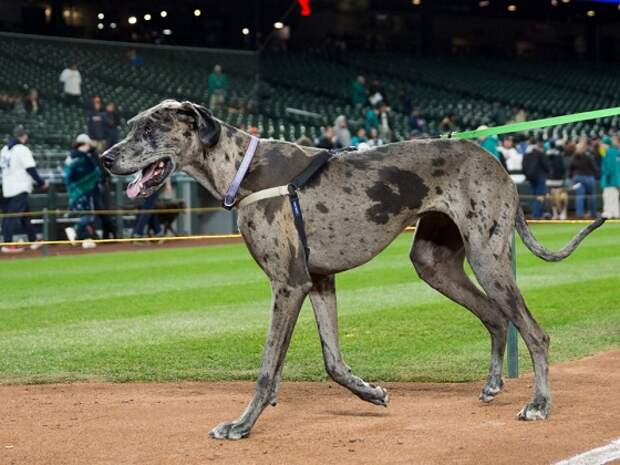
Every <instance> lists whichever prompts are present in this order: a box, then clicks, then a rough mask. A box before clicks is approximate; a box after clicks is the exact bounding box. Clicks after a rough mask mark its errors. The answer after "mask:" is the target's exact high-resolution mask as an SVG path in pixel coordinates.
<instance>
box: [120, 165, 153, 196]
mask: <svg viewBox="0 0 620 465" xmlns="http://www.w3.org/2000/svg"><path fill="white" fill-rule="evenodd" d="M155 169H156V164H155V163H153V164H152V165H150V166H148V167H147V168H145V169H144V170H141V171H139V172H138V174H136V177H135V178H133V180H132V181H131V182H130V183H129V185H128V186H127V191H126V192H127V197H129V198H130V199H135V198H136V197H137V196H138V195H140V192H141V191H142V187H143V186H144V183H145V182H146V181H148V180H149V179H151V178H152V177H153V176H154V175H155Z"/></svg>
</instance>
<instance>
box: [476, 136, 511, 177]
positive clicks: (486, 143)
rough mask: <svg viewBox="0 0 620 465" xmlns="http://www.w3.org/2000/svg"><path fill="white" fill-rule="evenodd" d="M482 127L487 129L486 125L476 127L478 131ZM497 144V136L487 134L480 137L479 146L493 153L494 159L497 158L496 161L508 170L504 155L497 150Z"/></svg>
mask: <svg viewBox="0 0 620 465" xmlns="http://www.w3.org/2000/svg"><path fill="white" fill-rule="evenodd" d="M483 129H488V126H484V125H483V126H480V127H478V130H479V131H480V130H483ZM498 145H499V139H498V138H497V136H487V137H481V138H480V147H482V148H483V149H484V150H486V151H487V152H489V153H490V154H491V155H493V156H494V157H495V159H497V161H499V162H500V163H501V165H502V166H503V167H504V169H505V170H506V171H508V167H507V166H506V159H505V158H504V155H503V154H502V153H501V152H500V151H499V150H497V146H498Z"/></svg>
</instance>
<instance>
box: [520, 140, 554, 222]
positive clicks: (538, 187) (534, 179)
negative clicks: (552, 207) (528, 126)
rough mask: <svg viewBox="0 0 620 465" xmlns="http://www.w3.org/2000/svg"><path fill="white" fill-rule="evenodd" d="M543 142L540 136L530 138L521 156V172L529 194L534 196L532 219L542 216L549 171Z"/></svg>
mask: <svg viewBox="0 0 620 465" xmlns="http://www.w3.org/2000/svg"><path fill="white" fill-rule="evenodd" d="M544 144H545V142H544V140H543V139H541V138H538V139H534V140H532V141H531V145H530V146H529V147H528V150H527V151H526V153H525V156H524V157H523V174H525V178H526V179H527V180H528V181H529V183H530V188H531V191H532V192H531V194H532V196H533V197H534V199H533V200H532V218H534V219H540V218H542V216H543V205H544V201H545V195H546V193H547V176H548V175H549V172H550V169H549V163H548V161H547V158H546V156H545V145H544Z"/></svg>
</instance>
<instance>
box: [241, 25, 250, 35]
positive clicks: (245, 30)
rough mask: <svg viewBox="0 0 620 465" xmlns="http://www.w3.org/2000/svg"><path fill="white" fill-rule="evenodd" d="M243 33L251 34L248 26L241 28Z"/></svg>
mask: <svg viewBox="0 0 620 465" xmlns="http://www.w3.org/2000/svg"><path fill="white" fill-rule="evenodd" d="M241 34H243V35H244V36H247V35H249V34H250V30H249V29H248V28H247V27H244V28H243V29H241Z"/></svg>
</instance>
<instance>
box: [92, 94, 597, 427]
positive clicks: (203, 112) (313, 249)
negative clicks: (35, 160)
mask: <svg viewBox="0 0 620 465" xmlns="http://www.w3.org/2000/svg"><path fill="white" fill-rule="evenodd" d="M128 125H129V132H128V134H127V137H125V139H123V140H122V141H121V142H119V143H118V144H116V145H114V146H113V147H111V148H110V149H109V150H108V151H106V152H105V153H104V154H103V155H102V161H103V163H104V165H105V167H106V168H107V169H108V170H110V172H112V173H113V174H116V175H129V174H134V173H141V175H142V177H141V179H140V180H139V181H136V182H133V183H132V184H131V185H130V187H129V188H128V190H129V191H131V192H130V194H131V195H133V196H135V195H141V196H148V195H151V194H152V193H153V192H155V191H156V190H157V189H159V188H160V186H161V185H162V183H164V181H165V180H166V179H167V177H168V176H170V174H171V173H173V172H174V171H175V170H180V171H184V172H185V173H187V174H189V175H190V176H192V177H194V178H195V179H196V180H197V181H198V182H199V183H200V184H201V185H202V186H204V187H205V188H206V189H207V190H208V191H209V192H210V193H211V194H212V195H213V196H215V197H216V198H219V199H221V198H222V197H223V195H224V193H225V192H226V190H227V188H228V186H229V184H230V182H231V180H232V179H233V177H234V176H235V174H236V172H237V169H238V168H239V165H240V163H241V160H242V158H243V156H244V152H245V150H246V147H248V144H249V142H250V137H251V136H250V135H249V134H247V133H245V132H243V131H241V130H238V129H236V128H234V127H232V126H230V125H228V124H226V123H224V122H222V121H219V120H218V119H216V118H215V117H213V116H212V114H211V113H210V112H209V111H208V110H207V109H205V108H203V107H201V106H199V105H195V104H193V103H190V102H182V103H181V102H176V101H173V100H166V101H164V102H162V103H160V104H159V105H156V106H154V107H152V108H150V109H148V110H146V111H144V112H142V113H140V114H139V115H137V116H136V117H134V118H133V119H131V120H130V121H129V122H128ZM318 151H319V150H318V149H314V148H308V147H300V146H298V145H295V144H292V143H289V142H282V141H276V140H264V139H263V140H261V141H260V144H259V146H258V149H257V151H256V154H255V156H254V159H253V161H252V164H251V165H250V168H249V171H248V174H247V176H246V177H245V180H244V181H243V183H242V184H241V187H240V190H239V194H238V196H239V198H243V197H245V196H247V195H249V194H251V193H254V192H257V191H259V190H262V189H266V188H270V187H274V186H280V185H286V184H287V183H289V182H290V181H291V179H293V178H294V177H295V176H296V175H297V174H298V173H300V172H301V171H302V170H303V169H304V168H305V167H306V166H308V165H309V163H310V161H311V160H312V157H313V156H314V155H316V154H317V153H318ZM299 200H300V203H301V208H302V210H303V216H304V221H305V230H306V234H307V241H308V247H309V258H308V259H307V260H306V256H305V252H304V248H303V247H302V244H301V242H300V237H299V235H298V232H297V230H296V228H295V225H294V217H293V214H292V209H291V205H290V203H289V199H288V198H287V197H284V196H281V197H274V198H270V199H264V200H261V201H258V202H255V203H251V204H249V205H245V206H243V207H242V208H239V212H238V213H239V229H240V231H241V234H242V235H243V238H244V239H245V242H246V244H247V247H248V249H249V251H250V253H251V254H252V256H253V257H254V259H255V260H256V262H257V263H258V264H259V266H260V267H261V268H262V269H263V271H264V272H265V274H266V275H267V276H268V277H269V279H270V281H271V287H272V293H273V294H272V295H273V301H272V314H271V325H270V329H269V334H268V336H267V340H266V343H265V348H264V354H263V361H262V366H261V369H260V373H259V376H258V381H257V383H256V392H255V394H254V396H253V398H252V400H251V402H250V403H249V405H248V407H247V408H246V410H245V411H244V412H243V414H242V415H241V416H240V417H239V418H238V419H237V420H235V421H231V422H226V423H221V424H220V425H218V426H216V427H215V428H214V429H213V430H212V431H211V432H210V435H211V436H212V437H214V438H228V439H239V438H243V437H246V436H248V434H249V433H250V429H251V428H252V426H253V425H254V423H255V422H256V420H257V419H258V417H259V415H260V414H261V412H262V411H263V409H264V408H265V407H266V406H267V405H269V404H272V405H275V402H276V395H277V390H278V384H279V380H280V375H281V373H282V367H283V365H284V359H285V355H286V352H287V349H288V346H289V342H290V340H291V335H292V333H293V328H294V326H295V322H296V321H297V317H298V315H299V311H300V308H301V306H302V302H303V301H304V299H305V298H306V296H307V295H308V294H309V295H310V300H311V302H312V306H313V308H314V314H315V317H316V322H317V325H318V330H319V334H320V339H321V344H322V347H323V357H324V361H325V368H326V370H327V372H328V373H329V375H330V376H331V377H332V378H333V379H334V381H335V382H337V383H338V384H341V385H342V386H344V387H346V388H347V389H349V390H350V391H351V392H353V393H354V394H355V395H357V396H359V397H360V398H362V399H363V400H366V401H368V402H371V403H373V404H377V405H387V403H388V395H387V392H386V391H385V390H384V389H383V388H381V387H379V386H375V385H372V384H369V383H367V382H366V381H364V380H363V379H361V378H360V377H358V376H356V375H354V374H353V373H352V372H351V369H350V368H349V367H348V366H347V365H346V364H345V362H344V360H343V358H342V355H341V353H340V347H339V341H338V323H337V314H336V287H335V279H334V275H335V274H336V273H338V272H340V271H345V270H348V269H351V268H354V267H356V266H359V265H361V264H363V263H365V262H367V261H369V260H370V259H372V258H373V257H375V256H376V255H377V254H378V253H379V252H381V251H382V250H383V249H384V248H385V247H387V246H388V245H389V244H390V243H391V242H392V241H393V240H394V238H395V237H396V236H398V235H399V234H400V233H401V232H402V231H403V229H404V228H405V227H406V226H408V225H412V224H416V225H417V228H416V233H415V238H414V241H413V246H412V248H411V253H410V255H409V256H410V259H411V261H412V262H413V266H414V268H415V269H416V271H417V273H418V275H419V276H420V277H421V278H422V279H423V280H424V281H426V282H427V283H428V284H430V285H431V286H432V287H433V288H435V289H436V290H438V291H439V292H441V293H442V294H444V295H445V296H446V297H448V298H450V299H451V300H453V301H455V302H457V303H459V304H460V305H462V306H463V307H465V308H467V309H468V310H470V311H471V312H473V313H474V314H475V315H476V316H477V317H478V318H479V319H480V320H481V321H482V323H483V324H484V326H485V327H486V328H487V330H488V331H489V333H490V334H491V363H490V370H489V375H488V378H487V381H486V384H485V385H484V387H483V389H482V393H481V395H480V398H481V400H482V401H484V402H489V401H491V400H492V399H493V398H494V396H496V395H497V394H498V393H499V392H500V390H501V389H502V384H503V382H502V360H503V355H504V347H505V343H506V328H507V325H508V322H509V321H511V322H512V323H513V324H514V325H515V326H516V327H517V328H518V330H519V332H520V334H521V336H522V337H523V339H524V341H525V344H526V345H527V348H528V350H529V352H530V355H531V358H532V362H533V366H534V373H535V385H534V396H533V399H532V401H531V402H530V403H528V404H527V405H525V406H524V407H523V408H522V409H521V411H520V412H519V418H521V419H523V420H537V419H544V418H546V417H547V416H548V415H549V412H550V406H551V400H550V389H549V379H548V359H547V354H548V347H549V337H548V336H547V334H546V333H545V332H544V331H543V329H542V328H541V327H540V326H539V325H538V323H537V322H536V320H534V318H533V317H532V315H531V314H530V312H529V310H528V308H527V306H526V305H525V302H524V300H523V297H522V295H521V293H520V292H519V289H518V288H517V284H516V282H515V279H514V277H513V274H512V269H511V237H512V233H513V229H514V228H515V227H516V229H517V231H518V233H519V235H520V236H521V238H522V240H523V242H524V243H525V245H526V246H527V247H528V248H529V249H530V250H531V251H532V252H533V253H534V254H535V255H537V256H538V257H540V258H542V259H544V260H548V261H556V260H561V259H563V258H565V257H567V256H568V255H569V254H570V253H571V252H572V251H573V250H574V249H575V248H576V247H577V245H578V244H579V242H581V240H583V238H584V237H585V236H586V235H587V234H589V233H590V232H591V231H592V230H594V229H595V228H597V227H598V226H600V225H601V224H602V223H603V221H604V220H603V219H600V220H597V221H595V222H594V223H592V224H590V225H588V226H587V227H586V228H584V229H583V230H582V231H581V232H580V233H579V234H578V235H577V236H575V237H574V238H573V239H572V241H571V242H570V243H569V244H568V245H567V246H566V247H565V248H564V249H562V250H561V251H559V252H551V251H549V250H546V249H545V248H543V247H542V246H541V245H540V244H539V243H538V242H537V241H536V239H535V238H534V237H533V236H532V234H531V233H530V231H529V229H528V226H527V224H526V222H525V219H524V215H523V211H522V209H521V207H520V206H519V198H518V195H517V190H516V188H515V186H514V184H513V182H512V181H511V179H510V177H509V176H508V174H507V173H506V172H505V171H504V169H503V168H502V166H501V165H500V164H499V163H498V162H497V161H496V160H495V159H494V158H493V157H492V156H490V155H489V154H488V153H487V152H485V151H484V150H482V149H481V148H479V147H478V146H477V145H476V144H474V143H472V142H467V141H459V140H443V139H428V140H415V141H407V142H398V143H393V144H388V145H384V146H381V147H378V148H375V149H372V150H368V151H365V152H356V151H353V152H346V153H342V154H340V155H339V156H337V157H334V158H333V159H332V160H330V161H329V162H328V164H327V165H326V166H325V167H324V169H323V170H322V172H320V173H319V174H318V175H317V176H315V177H314V178H313V179H312V180H311V182H310V183H309V184H308V185H307V186H306V187H304V188H303V189H301V190H300V192H299ZM465 258H467V260H468V262H469V264H470V265H471V268H472V269H473V272H474V274H475V277H476V279H477V280H478V282H479V283H480V285H481V287H482V290H481V289H480V288H479V287H477V286H476V285H475V284H474V283H473V282H472V281H471V280H470V278H469V277H468V276H467V274H466V273H465V272H464V270H463V263H464V259H465Z"/></svg>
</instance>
